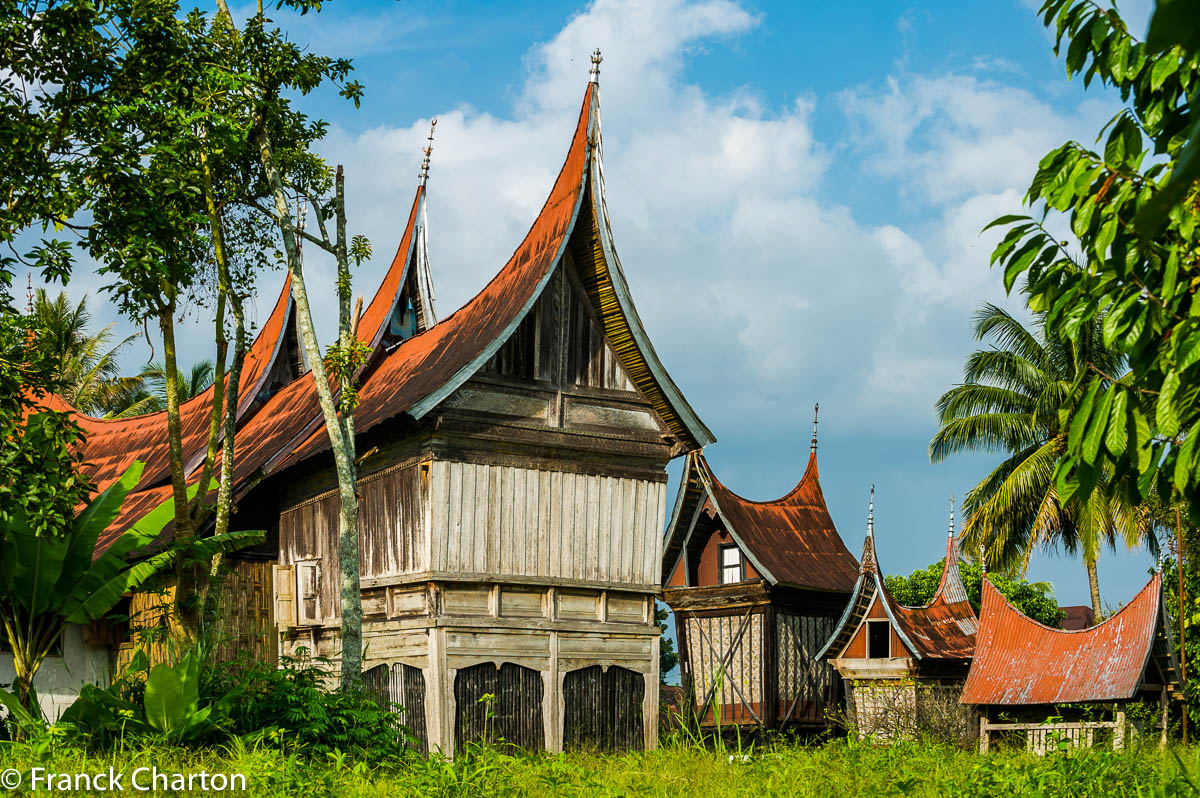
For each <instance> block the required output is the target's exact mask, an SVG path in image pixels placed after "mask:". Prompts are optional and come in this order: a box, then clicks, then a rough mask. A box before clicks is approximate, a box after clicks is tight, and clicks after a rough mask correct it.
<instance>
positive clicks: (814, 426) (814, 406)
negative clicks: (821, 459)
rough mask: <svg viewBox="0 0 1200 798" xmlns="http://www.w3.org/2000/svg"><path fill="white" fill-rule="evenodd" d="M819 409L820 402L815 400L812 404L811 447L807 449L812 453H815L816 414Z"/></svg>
mask: <svg viewBox="0 0 1200 798" xmlns="http://www.w3.org/2000/svg"><path fill="white" fill-rule="evenodd" d="M820 411H821V403H820V402H817V403H816V404H814V405H813V436H812V447H811V448H810V449H809V451H810V452H812V453H813V454H816V453H817V414H818V413H819V412H820Z"/></svg>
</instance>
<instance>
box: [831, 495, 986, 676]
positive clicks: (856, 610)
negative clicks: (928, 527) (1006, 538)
mask: <svg viewBox="0 0 1200 798" xmlns="http://www.w3.org/2000/svg"><path fill="white" fill-rule="evenodd" d="M867 515H868V522H867V524H868V526H867V534H866V536H865V540H864V541H863V555H862V560H861V565H860V567H859V575H858V581H857V582H855V584H854V591H853V593H852V595H851V597H850V601H849V602H848V603H847V605H846V610H845V612H844V613H843V614H842V617H841V619H840V620H839V621H838V623H837V626H835V627H834V630H833V634H831V635H830V637H829V640H828V641H827V642H826V643H825V646H824V648H823V649H822V650H821V653H820V654H819V655H818V657H836V656H840V655H841V653H842V652H843V651H844V650H845V648H846V646H847V645H848V644H849V643H850V641H851V639H853V637H854V634H855V632H856V631H857V630H858V628H859V626H860V625H861V624H862V623H863V621H864V620H865V619H866V617H867V615H868V613H869V612H870V610H871V608H872V607H873V606H874V605H875V603H876V602H878V603H880V604H881V605H882V606H883V609H884V612H885V614H886V615H887V618H888V620H889V621H890V622H891V624H892V627H893V628H894V629H895V630H896V633H897V634H898V635H899V636H900V639H901V640H903V641H904V644H905V646H906V647H907V648H908V650H909V652H910V653H911V654H912V656H913V657H915V658H916V659H922V660H923V659H950V660H967V659H970V658H971V657H972V656H973V655H974V652H975V636H976V632H977V631H978V618H977V616H976V614H975V609H974V607H972V606H971V602H970V600H969V599H968V597H967V591H966V588H965V587H964V586H963V583H962V577H961V575H960V574H959V570H958V561H959V555H958V546H957V545H956V542H955V539H954V537H953V536H952V535H951V536H948V537H947V539H946V558H945V560H944V561H943V565H942V577H941V579H940V580H939V582H938V587H937V590H935V591H934V594H933V596H932V598H930V600H929V602H928V603H926V604H924V605H923V606H919V607H906V606H904V605H902V604H900V602H898V601H897V600H896V598H895V597H894V596H893V595H892V594H891V592H890V591H889V590H888V589H887V585H886V584H885V581H884V576H883V573H882V572H881V571H880V568H879V559H878V557H877V556H876V553H875V534H874V487H873V486H872V500H871V509H870V510H869V511H868V514H867Z"/></svg>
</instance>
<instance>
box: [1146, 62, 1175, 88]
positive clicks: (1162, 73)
mask: <svg viewBox="0 0 1200 798" xmlns="http://www.w3.org/2000/svg"><path fill="white" fill-rule="evenodd" d="M1178 69H1179V56H1177V55H1176V54H1175V53H1166V54H1164V55H1160V56H1159V57H1158V58H1155V59H1154V66H1153V67H1151V69H1150V90H1151V91H1158V90H1159V89H1161V88H1162V85H1163V83H1165V82H1166V80H1167V78H1169V77H1171V76H1172V75H1174V74H1175V72H1176V70H1178Z"/></svg>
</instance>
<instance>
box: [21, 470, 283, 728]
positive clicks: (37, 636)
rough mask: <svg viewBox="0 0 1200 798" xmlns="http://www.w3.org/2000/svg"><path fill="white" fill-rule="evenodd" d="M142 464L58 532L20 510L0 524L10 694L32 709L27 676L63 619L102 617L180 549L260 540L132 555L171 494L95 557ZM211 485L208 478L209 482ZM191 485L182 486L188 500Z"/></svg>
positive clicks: (238, 537) (163, 519) (159, 520)
mask: <svg viewBox="0 0 1200 798" xmlns="http://www.w3.org/2000/svg"><path fill="white" fill-rule="evenodd" d="M143 466H144V464H143V463H140V462H135V463H134V464H133V465H131V466H130V467H129V469H128V470H127V471H126V472H125V473H124V474H123V475H122V476H121V478H120V479H119V480H117V481H116V482H115V483H113V484H112V485H111V486H109V487H108V489H107V490H105V491H103V492H102V493H100V494H99V495H98V496H96V497H95V498H94V499H93V500H92V501H91V502H90V503H89V504H88V505H87V506H86V507H85V508H84V509H83V510H82V511H81V512H80V513H79V514H78V515H76V516H75V518H74V519H73V520H72V521H71V522H70V523H69V524H68V525H67V528H66V529H65V530H63V531H62V532H61V533H60V534H55V535H45V534H43V535H38V534H36V533H35V532H34V530H33V529H32V528H31V526H30V524H29V523H28V519H26V518H25V517H24V515H23V514H22V513H21V512H20V511H18V512H17V513H14V515H13V517H12V519H11V520H12V523H11V524H10V525H9V526H8V527H7V528H5V529H2V530H0V618H2V620H3V623H4V635H5V637H6V638H7V640H8V643H9V646H10V648H11V650H12V656H13V669H14V671H15V674H16V678H15V679H14V681H13V687H14V691H15V693H16V696H15V697H16V701H17V703H18V704H19V705H20V706H21V707H23V708H24V709H25V710H27V711H28V712H33V713H36V712H39V710H38V709H37V707H35V706H34V703H35V699H34V694H33V692H32V691H33V679H34V676H35V675H36V674H37V671H38V668H40V667H41V665H42V662H43V661H44V660H45V658H46V656H47V655H49V654H50V652H51V651H53V650H54V647H55V645H56V644H57V642H58V640H59V639H60V637H61V636H62V632H63V629H64V628H65V627H66V625H67V624H85V623H89V622H91V621H95V620H98V619H100V618H103V617H104V616H106V615H107V614H108V613H110V612H111V611H112V609H113V608H114V607H115V606H116V605H117V602H119V601H120V600H121V597H122V596H123V595H124V594H125V593H126V592H128V591H130V590H133V589H134V588H137V587H139V586H140V585H142V584H143V583H144V582H145V581H146V580H147V579H149V578H150V577H152V576H154V575H155V574H157V573H158V572H159V571H162V570H163V569H165V568H166V567H167V566H169V565H172V564H174V562H175V560H176V559H177V558H179V557H181V556H185V555H186V556H198V555H199V556H204V555H209V556H211V555H212V554H215V553H217V552H225V551H231V550H233V549H237V548H241V547H243V546H247V545H252V544H254V543H258V542H261V541H262V539H263V536H264V533H263V532H227V533H224V534H222V535H214V536H212V537H208V538H203V539H201V540H198V541H196V542H194V543H192V544H190V545H189V547H188V548H187V550H186V552H185V550H184V549H182V548H180V547H170V548H168V549H166V550H164V551H161V552H158V553H156V554H152V555H150V556H146V557H143V558H141V559H137V558H136V557H135V555H136V554H138V552H139V550H141V549H145V548H146V547H147V546H149V545H150V544H151V543H153V542H154V541H155V540H156V539H157V538H158V536H159V534H160V533H161V532H162V530H163V527H165V526H166V524H167V522H169V521H170V520H171V519H172V518H173V517H174V501H173V500H170V499H168V500H167V501H165V502H163V503H162V504H160V505H158V506H157V507H155V508H154V509H153V510H151V511H150V512H149V513H147V514H146V515H144V516H142V518H141V519H139V520H138V521H137V522H136V523H134V524H133V525H132V526H131V527H130V528H129V529H128V530H126V531H125V532H123V533H121V535H120V536H119V537H117V539H116V540H114V541H113V542H112V544H111V545H109V546H108V547H107V548H106V549H105V550H104V552H103V553H102V554H100V556H99V557H96V556H95V555H96V543H97V541H98V539H99V537H100V534H101V533H102V532H103V531H104V530H105V529H107V528H108V526H109V525H110V524H111V523H112V522H113V521H114V520H115V519H116V517H117V514H118V513H119V512H120V509H121V503H122V502H123V501H124V500H125V497H126V496H128V495H129V494H130V493H131V492H132V491H133V489H134V487H135V486H136V485H137V483H138V480H139V479H140V478H141V475H142V468H143ZM215 487H216V481H215V480H214V481H213V484H212V486H210V488H209V489H210V490H211V489H212V488H215ZM198 488H199V485H193V486H192V487H191V488H189V490H188V498H189V499H190V498H191V497H193V496H195V494H196V491H197V489H198ZM0 698H3V697H2V696H0Z"/></svg>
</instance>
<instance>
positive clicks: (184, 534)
mask: <svg viewBox="0 0 1200 798" xmlns="http://www.w3.org/2000/svg"><path fill="white" fill-rule="evenodd" d="M158 327H159V330H160V332H161V333H162V340H163V367H164V369H165V371H166V374H165V375H164V380H163V381H164V383H165V386H166V392H167V446H168V449H169V450H170V455H171V495H172V497H173V498H174V500H175V532H174V534H175V544H176V545H178V546H187V545H189V544H190V543H191V542H192V541H193V540H194V539H195V528H194V527H193V525H192V514H191V508H190V507H189V506H188V498H187V474H186V472H185V471H184V468H185V464H184V460H183V425H182V423H181V420H180V416H179V360H178V358H177V357H176V352H175V301H174V298H172V300H171V302H170V303H169V304H168V305H167V306H166V307H164V308H163V309H162V310H161V311H160V312H159V315H158ZM186 559H187V558H182V557H181V558H179V559H177V560H176V561H175V597H174V600H173V601H172V611H171V624H170V625H171V629H172V634H173V635H174V636H175V637H176V638H177V642H178V643H180V644H181V645H182V646H188V645H191V644H192V643H193V642H194V641H195V639H196V632H197V628H196V620H197V619H196V616H195V594H196V589H195V573H194V572H193V570H192V569H191V568H190V566H189V564H188V563H187V562H186Z"/></svg>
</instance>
